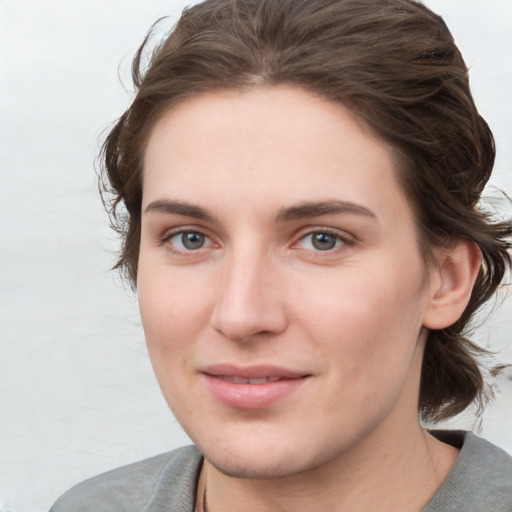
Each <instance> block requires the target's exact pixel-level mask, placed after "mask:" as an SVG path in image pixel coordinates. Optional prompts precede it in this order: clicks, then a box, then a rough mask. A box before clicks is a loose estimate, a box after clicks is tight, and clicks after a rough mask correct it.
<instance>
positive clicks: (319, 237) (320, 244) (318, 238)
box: [312, 233, 336, 251]
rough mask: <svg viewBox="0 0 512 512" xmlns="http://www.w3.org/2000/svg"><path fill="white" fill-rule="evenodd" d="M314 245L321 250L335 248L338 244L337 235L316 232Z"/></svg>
mask: <svg viewBox="0 0 512 512" xmlns="http://www.w3.org/2000/svg"><path fill="white" fill-rule="evenodd" d="M312 242H313V247H314V248H315V249H318V250H320V251H327V250H329V249H333V248H334V246H335V245H336V237H334V236H332V235H327V234H326V233H316V234H314V235H313V240H312Z"/></svg>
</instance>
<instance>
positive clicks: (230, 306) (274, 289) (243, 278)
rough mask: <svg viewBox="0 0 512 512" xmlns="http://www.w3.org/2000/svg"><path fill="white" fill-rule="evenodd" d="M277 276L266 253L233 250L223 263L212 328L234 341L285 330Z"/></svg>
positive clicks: (245, 247)
mask: <svg viewBox="0 0 512 512" xmlns="http://www.w3.org/2000/svg"><path fill="white" fill-rule="evenodd" d="M276 274H277V272H276V268H275V262H274V261H273V260H272V258H271V257H270V255H269V254H268V252H266V251H264V250H261V249H260V250H258V249H256V248H254V247H253V248H251V247H249V246H244V247H239V248H236V249H235V248H233V250H232V251H230V254H229V256H228V257H226V260H225V262H224V269H223V273H222V279H221V283H219V290H218V294H217V303H216V305H215V308H214V312H213V317H212V325H213V327H214V328H215V329H216V330H217V331H219V332H221V333H222V334H223V335H224V336H225V337H227V338H229V339H231V340H233V341H246V340H249V339H250V338H251V337H252V336H254V335H255V334H258V333H266V334H271V333H274V334H275V333H278V332H280V331H281V330H282V329H284V327H285V325H286V318H285V316H284V310H283V307H282V303H280V302H281V300H280V294H279V285H280V283H279V280H278V279H276Z"/></svg>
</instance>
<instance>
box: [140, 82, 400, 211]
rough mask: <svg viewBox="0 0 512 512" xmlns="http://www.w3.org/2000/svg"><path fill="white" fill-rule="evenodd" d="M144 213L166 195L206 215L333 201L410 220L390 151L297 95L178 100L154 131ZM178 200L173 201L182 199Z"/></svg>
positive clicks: (280, 92) (352, 123) (329, 105)
mask: <svg viewBox="0 0 512 512" xmlns="http://www.w3.org/2000/svg"><path fill="white" fill-rule="evenodd" d="M143 187H144V194H143V195H144V200H143V201H144V204H146V205H147V204H148V202H149V201H154V200H156V199H158V196H164V195H169V196H172V197H173V198H176V199H183V200H187V201H189V200H190V198H191V197H190V196H191V195H193V197H194V201H199V202H201V203H207V206H210V205H225V204H229V205H230V206H231V207H232V208H234V207H238V206H239V207H240V208H244V207H246V208H247V207H249V203H251V200H252V202H253V203H254V204H253V206H258V205H260V206H261V207H262V208H263V207H265V208H269V207H271V208H273V209H274V210H275V209H279V208H281V207H282V206H283V203H294V202H300V201H306V200H307V201H312V200H320V199H325V198H329V199H333V198H336V199H340V200H347V201H352V202H357V203H359V204H361V205H363V206H366V207H368V208H371V209H377V210H380V211H381V212H382V214H386V212H387V213H389V214H391V215H393V216H394V215H397V214H407V215H410V210H409V208H408V205H407V204H406V203H407V201H406V200H405V196H404V194H403V191H402V189H401V187H400V185H399V183H398V180H397V179H396V172H395V158H394V154H393V151H392V148H391V147H390V146H389V145H388V144H387V143H386V142H384V141H383V140H381V139H379V138H378V137H376V136H374V135H373V134H372V133H371V131H370V130H369V129H364V127H363V126H362V125H361V122H358V121H356V119H355V117H354V116H353V115H352V114H351V113H350V112H349V111H348V110H347V109H346V108H344V107H343V106H342V105H340V104H337V103H333V102H330V101H327V100H325V99H324V98H321V97H319V96H317V95H315V94H312V93H310V92H308V91H305V90H303V89H300V88H296V87H290V86H274V87H264V88H254V89H249V90H246V91H221V92H215V93H209V94H202V95H199V96H195V97H192V98H190V99H188V100H185V101H183V102H181V103H179V104H178V105H176V106H174V107H173V108H172V109H170V110H169V111H168V112H166V113H165V114H164V115H163V116H162V118H161V119H160V120H159V121H158V123H157V124H156V125H155V127H154V129H153V131H152V133H151V134H150V138H149V141H148V145H147V149H146V154H145V161H144V180H143ZM182 196H183V197H182Z"/></svg>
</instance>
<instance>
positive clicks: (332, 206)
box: [144, 199, 377, 222]
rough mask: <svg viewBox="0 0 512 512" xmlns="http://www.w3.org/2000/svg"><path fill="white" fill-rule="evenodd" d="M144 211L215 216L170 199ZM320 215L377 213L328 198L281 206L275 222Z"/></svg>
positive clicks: (203, 217)
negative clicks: (326, 199)
mask: <svg viewBox="0 0 512 512" xmlns="http://www.w3.org/2000/svg"><path fill="white" fill-rule="evenodd" d="M144 212H145V213H164V214H168V215H183V216H184V217H191V218H194V219H199V220H207V221H210V222H213V221H215V216H214V215H212V214H211V213H210V212H208V210H205V209H204V208H202V207H201V206H197V205H194V204H191V203H187V202H185V201H176V200H171V199H158V200H156V201H153V202H152V203H150V204H149V205H148V206H147V207H146V209H145V210H144ZM321 215H359V216H362V217H367V218H369V219H375V220H376V219H377V215H376V214H375V213H374V212H373V211H372V210H370V209H369V208H366V206H362V205H360V204H357V203H352V202H350V201H339V200H330V201H309V202H307V201H306V202H303V203H300V204H297V205H293V206H288V207H286V208H283V209H281V210H280V211H279V212H278V214H277V216H276V222H286V221H292V220H300V219H304V218H309V217H319V216H321Z"/></svg>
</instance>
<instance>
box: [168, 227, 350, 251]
mask: <svg viewBox="0 0 512 512" xmlns="http://www.w3.org/2000/svg"><path fill="white" fill-rule="evenodd" d="M187 233H189V234H193V235H200V236H201V237H204V239H205V241H209V242H210V244H215V242H213V241H212V238H211V237H210V236H208V235H207V234H206V233H204V231H202V230H201V229H197V228H193V227H190V228H189V227H184V228H180V229H177V230H173V231H168V232H166V233H165V234H164V235H163V236H162V237H161V238H160V239H159V244H160V245H165V246H167V248H168V250H170V251H171V252H172V253H174V254H179V255H184V254H190V255H192V254H198V253H200V251H201V250H202V249H206V248H207V246H204V245H203V246H201V247H198V248H197V249H186V248H185V249H178V248H176V246H175V245H174V244H172V243H170V241H171V240H172V239H173V238H174V237H177V236H180V235H181V236H183V235H184V234H187ZM314 235H326V236H328V237H333V238H334V239H335V244H339V245H337V246H335V247H333V248H330V249H326V250H321V249H306V248H300V247H298V248H297V249H298V250H303V251H307V252H312V253H314V254H315V255H321V254H322V253H324V254H325V255H329V254H333V253H338V252H339V251H343V250H344V249H346V248H347V247H350V246H352V245H354V243H355V242H354V239H353V238H352V237H349V236H348V235H342V234H341V233H340V232H339V231H336V230H334V229H329V228H318V229H311V230H309V231H308V232H306V233H303V234H301V235H300V237H299V238H298V240H297V241H295V242H294V243H293V244H292V248H294V247H295V246H297V245H298V244H300V243H301V242H303V241H304V240H306V239H307V238H308V237H311V236H314ZM340 242H341V243H340ZM206 243H207V242H206ZM311 243H312V244H314V242H311Z"/></svg>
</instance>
